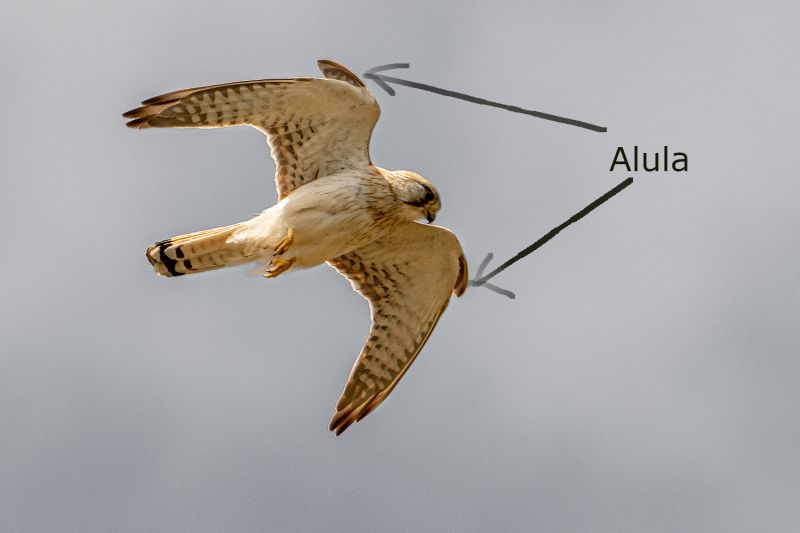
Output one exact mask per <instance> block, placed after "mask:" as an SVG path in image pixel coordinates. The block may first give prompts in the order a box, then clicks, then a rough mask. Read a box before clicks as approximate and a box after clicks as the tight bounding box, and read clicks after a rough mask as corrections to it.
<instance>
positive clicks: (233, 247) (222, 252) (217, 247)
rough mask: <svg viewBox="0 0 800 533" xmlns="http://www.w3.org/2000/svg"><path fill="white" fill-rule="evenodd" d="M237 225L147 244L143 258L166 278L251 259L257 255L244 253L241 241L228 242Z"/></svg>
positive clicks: (240, 225)
mask: <svg viewBox="0 0 800 533" xmlns="http://www.w3.org/2000/svg"><path fill="white" fill-rule="evenodd" d="M241 227H242V224H241V223H240V224H234V225H232V226H225V227H222V228H214V229H209V230H205V231H198V232H195V233H187V234H186V235H179V236H177V237H172V238H171V239H167V240H164V241H160V242H157V243H155V244H151V245H150V246H149V247H148V248H147V259H148V261H150V264H151V265H153V268H154V269H155V271H156V272H157V273H158V274H160V275H162V276H169V277H172V276H183V275H184V274H194V273H195V272H204V271H206V270H213V269H216V268H222V267H226V266H231V265H238V264H242V263H247V262H249V261H254V260H255V259H257V257H254V256H253V255H252V252H251V253H250V254H248V253H246V250H245V246H244V245H243V244H242V243H240V242H229V241H231V240H232V239H230V237H231V236H233V234H234V233H235V232H236V231H237V230H238V229H240V228H241Z"/></svg>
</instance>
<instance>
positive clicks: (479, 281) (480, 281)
mask: <svg viewBox="0 0 800 533" xmlns="http://www.w3.org/2000/svg"><path fill="white" fill-rule="evenodd" d="M631 183H633V178H627V179H626V180H624V181H623V182H622V183H620V184H619V185H617V186H616V187H614V188H613V189H611V190H610V191H608V192H607V193H605V194H604V195H602V196H601V197H599V198H598V199H597V200H595V201H594V202H592V203H590V204H589V205H587V206H586V207H584V208H583V209H581V210H580V211H578V212H577V213H575V214H574V215H572V216H571V217H569V218H568V219H567V220H566V221H565V222H562V223H561V224H559V225H558V226H556V227H555V228H553V229H551V230H550V231H548V232H547V233H546V234H545V235H544V236H542V238H540V239H539V240H538V241H536V242H534V243H533V244H531V245H530V246H528V247H527V248H525V249H524V250H522V251H520V252H519V253H517V255H515V256H514V257H512V258H511V259H509V260H508V261H506V262H505V263H503V264H502V265H500V266H499V267H497V268H495V269H494V270H492V271H491V272H489V273H488V274H486V275H485V276H484V275H483V271H484V270H486V267H487V266H489V263H490V262H491V260H492V258H493V257H494V255H493V254H492V253H491V252H490V253H488V254H486V257H485V258H484V259H483V261H482V262H481V264H480V266H479V267H478V272H477V274H475V279H472V280H470V282H469V284H470V286H472V287H486V288H487V289H490V290H492V291H494V292H496V293H499V294H502V295H504V296H508V297H509V298H512V299H513V298H515V296H514V293H513V292H511V291H509V290H506V289H501V288H500V287H498V286H497V285H493V284H491V283H487V282H488V281H489V280H490V279H492V278H493V277H495V276H496V275H498V274H499V273H500V272H502V271H503V270H505V269H507V268H508V267H510V266H511V265H513V264H514V263H516V262H517V261H519V260H520V259H522V258H524V257H525V256H527V255H530V254H532V253H533V252H535V251H536V250H537V249H538V248H540V247H542V246H543V245H544V244H545V243H547V241H549V240H550V239H552V238H553V237H555V236H556V235H558V234H559V232H560V231H561V230H562V229H564V228H566V227H567V226H569V225H570V224H574V223H575V222H577V221H579V220H580V219H582V218H583V217H585V216H586V215H588V214H589V213H591V212H592V211H594V210H595V209H596V208H598V207H600V206H601V205H602V204H604V203H605V202H607V201H608V200H610V199H611V198H612V197H613V196H615V195H616V194H619V193H620V192H622V190H623V189H624V188H625V187H627V186H628V185H630V184H631Z"/></svg>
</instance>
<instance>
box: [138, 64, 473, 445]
mask: <svg viewBox="0 0 800 533" xmlns="http://www.w3.org/2000/svg"><path fill="white" fill-rule="evenodd" d="M317 65H318V66H319V69H320V71H321V73H322V75H323V76H324V77H322V78H305V77H304V78H288V79H274V80H257V81H243V82H234V83H224V84H220V85H210V86H207V87H197V88H194V89H184V90H180V91H174V92H171V93H167V94H162V95H161V96H156V97H153V98H150V99H148V100H145V101H144V102H142V106H141V107H138V108H136V109H133V110H131V111H128V112H127V113H125V114H124V115H123V116H124V117H126V118H128V119H131V120H130V121H129V122H128V123H127V126H128V127H130V128H136V129H145V128H224V127H227V126H240V125H247V126H252V127H254V128H256V129H257V130H259V131H261V132H262V133H264V134H265V135H266V136H267V140H268V142H269V146H270V150H271V154H272V158H273V159H274V160H275V185H276V187H277V189H278V203H276V204H275V205H274V206H272V207H270V208H269V209H266V210H264V211H263V212H261V213H260V214H259V215H257V216H256V217H254V218H252V219H250V220H246V221H244V222H239V223H237V224H233V225H230V226H224V227H220V228H214V229H209V230H204V231H198V232H195V233H189V234H186V235H179V236H177V237H172V238H170V239H166V240H163V241H159V242H157V243H155V244H152V245H150V246H149V247H148V248H147V252H146V253H147V259H148V260H149V261H150V263H151V264H152V265H153V268H154V269H155V271H156V272H157V273H158V274H160V275H162V276H168V277H172V276H182V275H185V274H194V273H196V272H205V271H208V270H213V269H217V268H222V267H227V266H233V265H240V264H243V263H248V262H254V261H259V262H261V261H263V262H264V264H265V265H266V268H265V272H264V276H265V277H267V278H274V277H276V276H278V275H280V274H283V273H285V272H289V271H292V270H294V269H298V268H309V267H312V266H316V265H319V264H321V263H324V262H327V263H328V264H329V265H331V266H332V267H333V268H335V269H336V270H337V271H338V272H339V273H340V274H342V275H343V276H344V277H345V278H347V279H348V280H349V281H350V283H351V284H352V286H353V289H354V290H356V291H358V292H359V293H361V295H362V296H363V297H364V298H365V299H366V300H367V301H368V302H369V306H370V314H371V317H372V325H371V329H370V332H369V336H368V337H367V340H366V342H365V343H364V347H363V348H362V350H361V353H360V354H359V356H358V359H357V360H356V362H355V364H354V365H353V368H352V371H351V372H350V377H349V379H348V380H347V383H346V385H345V387H344V391H343V392H342V395H341V397H340V398H339V401H338V402H337V403H336V412H335V414H334V415H333V418H332V420H331V422H330V427H329V429H330V430H331V431H335V432H336V434H337V435H339V434H341V433H342V432H343V431H344V430H345V429H347V428H348V427H349V426H350V425H351V424H352V423H353V422H357V421H359V420H361V419H362V418H364V417H365V416H367V414H369V413H370V412H371V411H372V410H373V409H375V408H376V407H377V406H378V405H380V403H381V402H382V401H383V400H384V399H385V398H386V397H387V396H388V395H389V393H390V392H391V391H392V389H394V387H395V386H396V385H397V383H398V381H399V380H400V378H402V377H403V374H405V372H406V371H407V370H408V368H409V366H411V363H413V362H414V359H415V358H416V357H417V355H418V354H419V352H420V350H421V349H422V347H423V345H424V344H425V342H426V341H427V340H428V337H429V336H430V334H431V332H432V331H433V328H434V327H435V326H436V322H437V321H438V320H439V317H440V316H441V315H442V313H443V312H444V310H445V308H446V307H447V304H448V302H449V301H450V294H451V293H453V294H455V295H456V296H461V295H462V294H463V293H464V291H465V290H466V288H467V283H468V276H467V261H466V259H465V258H464V252H463V250H462V249H461V245H460V244H459V242H458V240H457V239H456V237H455V235H453V233H452V232H450V231H449V230H447V229H445V228H443V227H440V226H434V225H430V223H431V222H433V220H434V218H435V216H436V213H437V212H438V211H439V208H440V207H441V201H440V199H439V193H438V191H437V190H436V188H435V187H434V186H433V184H432V183H431V182H430V181H428V180H427V179H425V178H423V177H422V176H420V175H419V174H416V173H414V172H409V171H405V170H386V169H383V168H381V167H378V166H375V165H373V164H372V161H371V160H370V157H369V139H370V136H371V134H372V128H373V127H374V126H375V123H376V122H377V120H378V116H379V115H380V108H379V107H378V103H377V101H376V100H375V97H374V96H373V95H372V93H371V92H370V91H369V89H367V87H366V86H365V85H364V82H362V81H361V80H360V79H359V78H358V76H356V75H355V74H353V73H352V72H350V71H349V70H348V69H346V68H345V67H343V66H342V65H339V64H337V63H335V62H333V61H329V60H320V61H318V62H317ZM420 219H426V220H427V221H428V223H429V224H427V225H426V224H422V223H420V222H418V220H420Z"/></svg>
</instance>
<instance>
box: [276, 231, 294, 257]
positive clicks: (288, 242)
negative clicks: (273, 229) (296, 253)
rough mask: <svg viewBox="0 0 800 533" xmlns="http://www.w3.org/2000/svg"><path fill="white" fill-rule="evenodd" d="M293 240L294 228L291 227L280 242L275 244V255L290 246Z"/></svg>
mask: <svg viewBox="0 0 800 533" xmlns="http://www.w3.org/2000/svg"><path fill="white" fill-rule="evenodd" d="M293 242H294V230H293V229H292V228H289V231H288V233H286V237H284V238H283V239H281V242H279V243H278V244H277V246H275V255H281V254H283V253H284V252H286V250H288V249H289V246H291V245H292V243H293Z"/></svg>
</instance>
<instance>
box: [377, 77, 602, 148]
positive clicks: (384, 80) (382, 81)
mask: <svg viewBox="0 0 800 533" xmlns="http://www.w3.org/2000/svg"><path fill="white" fill-rule="evenodd" d="M410 66H411V65H410V64H409V63H389V64H388V65H380V66H377V67H374V68H371V69H369V70H368V71H366V72H365V73H364V78H366V79H368V80H372V81H374V82H375V83H377V84H378V86H380V88H381V89H383V90H384V91H386V92H387V93H389V94H390V95H391V96H394V95H395V91H394V89H393V88H392V87H391V86H390V85H389V84H390V83H394V84H395V85H403V86H405V87H413V88H414V89H420V90H423V91H428V92H430V93H435V94H441V95H442V96H449V97H451V98H457V99H459V100H464V101H465V102H471V103H473V104H480V105H487V106H491V107H497V108H499V109H505V110H506V111H511V112H512V113H521V114H523V115H529V116H532V117H536V118H541V119H544V120H551V121H553V122H560V123H561V124H568V125H570V126H576V127H578V128H584V129H587V130H592V131H598V132H601V133H604V132H606V131H608V128H606V127H605V126H598V125H596V124H590V123H589V122H583V121H582V120H575V119H572V118H566V117H560V116H558V115H552V114H550V113H543V112H541V111H532V110H530V109H523V108H521V107H517V106H513V105H508V104H501V103H500V102H492V101H491V100H486V99H485V98H478V97H477V96H470V95H468V94H464V93H459V92H456V91H450V90H447V89H442V88H440V87H434V86H433V85H428V84H426V83H418V82H415V81H409V80H404V79H402V78H395V77H394V76H387V75H385V74H379V72H383V71H386V70H392V69H397V68H409V67H410Z"/></svg>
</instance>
